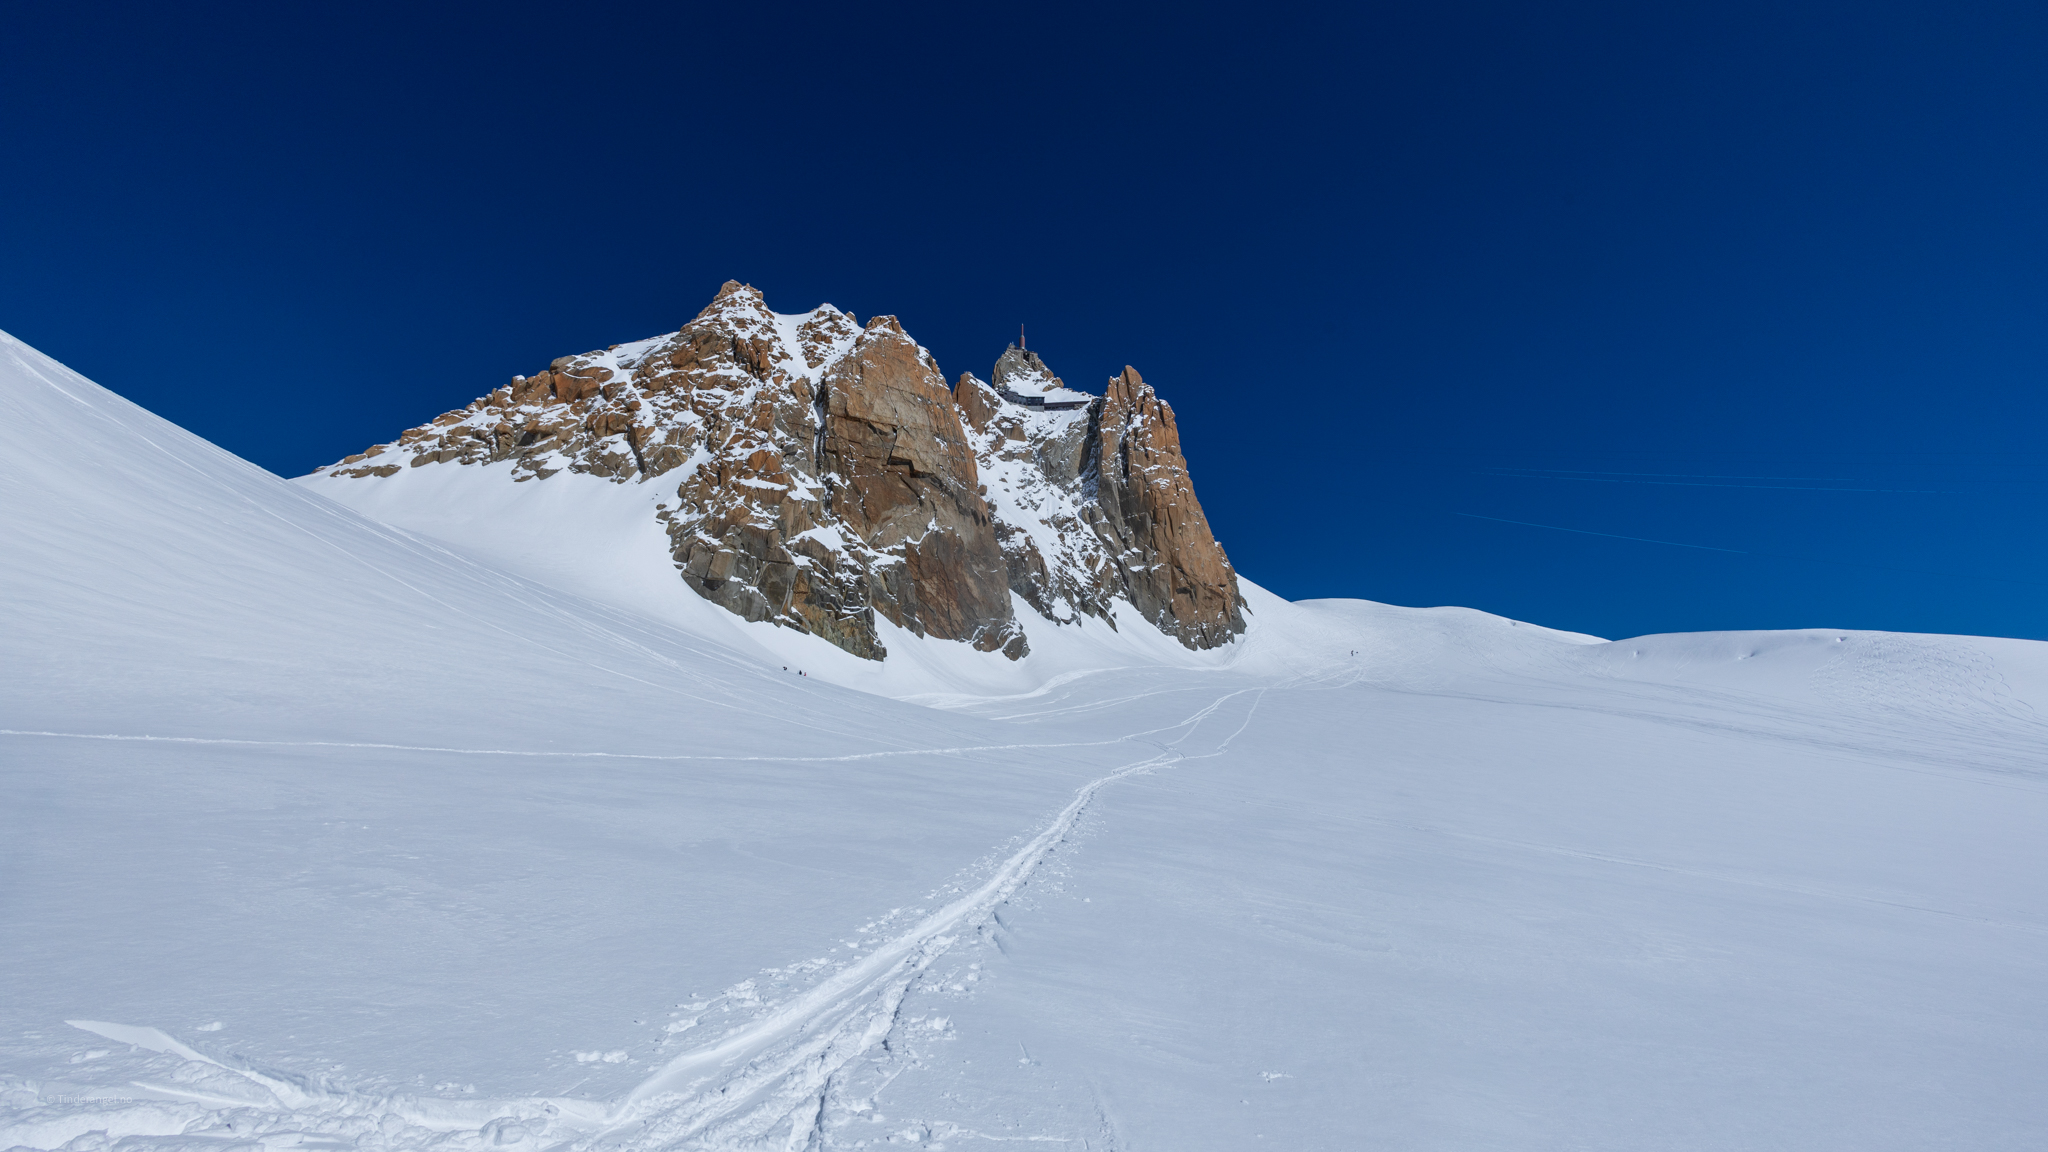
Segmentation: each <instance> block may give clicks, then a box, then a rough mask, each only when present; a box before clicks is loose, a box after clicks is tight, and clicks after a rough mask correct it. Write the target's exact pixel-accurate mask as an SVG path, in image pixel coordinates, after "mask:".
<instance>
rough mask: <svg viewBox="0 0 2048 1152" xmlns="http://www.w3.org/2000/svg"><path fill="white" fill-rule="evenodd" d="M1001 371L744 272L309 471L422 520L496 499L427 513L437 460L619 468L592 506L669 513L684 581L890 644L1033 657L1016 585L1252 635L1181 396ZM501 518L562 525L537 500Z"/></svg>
mask: <svg viewBox="0 0 2048 1152" xmlns="http://www.w3.org/2000/svg"><path fill="white" fill-rule="evenodd" d="M995 376H996V377H997V383H998V386H999V387H1001V388H1003V389H1004V391H1003V392H1002V393H1000V394H999V393H998V392H997V391H995V390H992V389H991V388H990V387H989V386H988V385H987V384H985V383H982V382H981V381H979V380H977V379H975V378H974V377H972V376H971V375H963V376H962V377H961V378H960V383H959V387H958V389H957V390H956V391H949V390H948V389H947V387H946V383H945V379H944V377H943V376H941V375H940V373H939V367H938V363H937V361H935V360H934V359H933V358H932V355H931V353H930V352H929V351H927V350H926V349H925V348H923V347H922V346H921V345H919V344H917V343H916V342H915V341H914V340H912V339H911V338H910V337H909V336H908V335H907V334H906V333H905V332H904V331H903V327H902V325H900V324H899V323H897V321H896V318H895V317H893V316H876V317H873V318H872V319H870V320H869V321H868V322H867V324H866V325H865V326H861V325H858V324H856V323H855V321H854V318H853V317H851V316H849V315H847V314H845V313H843V312H840V311H839V310H838V309H836V308H833V307H832V306H831V305H829V304H821V305H819V306H818V307H816V308H814V309H812V310H811V311H809V312H805V313H799V314H794V315H784V314H778V313H775V312H772V311H770V310H769V308H768V306H767V303H766V302H765V301H764V300H763V299H762V297H761V294H760V293H759V292H757V291H755V290H754V289H753V288H751V287H749V286H746V285H742V284H739V283H735V282H728V283H726V285H725V286H724V287H723V288H721V289H720V290H719V292H718V295H717V297H716V298H715V299H714V300H712V302H711V303H710V305H708V306H707V307H706V308H705V309H704V311H703V312H702V313H700V314H699V315H698V316H697V318H696V319H694V320H692V321H691V322H689V323H688V324H685V325H683V327H682V328H681V329H680V330H678V331H676V332H674V333H670V334H668V335H665V336H657V337H652V338H649V339H646V340H638V341H634V342H632V343H629V344H620V345H615V346H613V347H611V348H608V349H605V350H603V351H599V352H588V353H585V354H583V355H580V356H564V357H562V358H560V359H558V360H556V361H555V362H554V363H553V364H552V365H551V366H550V367H549V368H548V369H547V370H545V371H542V372H540V373H537V374H535V375H533V376H520V377H515V378H514V379H513V380H512V382H511V383H510V384H508V385H507V386H506V387H504V388H501V389H498V390H497V391H494V392H492V393H490V394H489V395H487V396H483V397H480V398H478V399H477V400H476V401H474V402H473V403H471V404H470V405H469V406H468V407H467V408H464V409H461V410H459V411H455V412H449V413H445V414H443V415H441V416H439V417H437V418H435V419H434V420H433V421H432V422H431V423H427V424H422V425H420V426H419V427H416V428H412V429H410V430H408V431H406V432H405V433H403V434H402V435H401V436H399V438H398V439H397V440H396V441H393V442H392V443H389V444H379V445H375V446H373V447H371V448H370V449H369V450H368V451H367V452H364V453H362V454H361V455H357V456H351V457H349V458H347V459H346V460H343V461H342V462H341V463H340V464H338V465H335V466H333V467H330V468H325V469H321V470H320V471H319V472H317V473H315V474H314V475H313V476H312V477H309V478H308V481H309V482H310V483H313V484H315V485H316V486H317V487H318V488H319V490H321V491H322V492H324V493H326V494H327V495H329V496H332V497H333V498H335V499H337V500H340V501H342V502H344V503H348V504H352V505H354V506H356V507H359V508H366V509H367V508H375V509H376V510H377V513H376V514H377V515H379V516H380V517H382V518H383V519H386V520H388V521H390V522H393V523H398V524H408V523H414V522H416V517H418V516H427V517H439V516H443V515H445V512H444V511H443V509H442V504H443V503H444V502H445V501H447V500H449V499H451V498H452V499H456V500H458V501H459V506H460V507H462V508H466V509H481V508H486V507H492V506H495V505H496V504H497V501H495V500H492V499H491V498H490V497H489V496H481V495H476V494H470V495H466V496H463V497H451V496H450V495H448V494H447V493H445V492H438V493H437V494H436V495H435V497H434V499H433V500H432V501H431V502H430V504H429V505H427V506H420V507H417V508H416V509H415V511H414V512H413V514H412V515H408V514H407V512H406V510H405V504H406V503H407V502H406V501H405V498H404V494H403V493H400V492H392V491H386V489H392V488H399V487H403V488H404V489H405V490H406V492H410V491H411V490H412V486H411V485H410V484H409V483H408V481H409V480H410V477H407V476H405V475H404V474H405V473H407V472H410V471H411V470H412V469H414V468H420V467H423V466H429V465H434V466H438V467H439V468H440V469H441V470H443V471H445V470H447V469H449V468H459V467H464V466H474V467H475V468H476V469H477V471H478V473H479V476H478V477H476V478H475V479H473V480H471V479H469V478H465V479H464V481H462V482H458V483H462V484H463V485H464V487H465V488H466V489H467V490H468V491H469V492H470V493H475V491H476V489H479V488H483V489H489V488H500V487H502V486H504V485H509V484H515V483H522V482H527V481H547V480H549V479H550V478H552V477H555V476H558V475H561V474H562V473H564V472H567V473H569V474H571V475H580V476H590V477H598V478H602V479H605V480H609V481H611V482H612V486H613V487H614V488H615V489H616V491H611V492H606V493H603V494H602V495H599V494H598V493H597V492H596V491H594V490H593V491H590V492H589V493H588V495H587V496H586V498H585V499H584V500H583V501H579V506H580V505H588V504H596V503H599V502H603V503H605V504H606V505H607V506H609V507H614V508H617V507H625V506H628V505H630V506H631V507H633V508H634V509H635V514H636V515H640V516H645V517H647V518H649V519H651V520H654V521H658V522H660V524H662V525H663V526H664V528H665V534H666V537H667V541H666V547H665V548H664V552H665V554H666V556H667V558H668V560H669V561H670V562H672V563H673V565H674V567H675V569H676V570H677V572H678V574H679V575H680V579H679V580H677V581H676V582H675V590H676V592H677V593H680V591H681V589H682V588H683V587H685V586H687V587H688V588H689V589H691V590H693V591H695V592H696V593H697V594H698V595H701V596H703V597H704V598H705V599H707V600H710V601H712V602H713V603H716V604H718V605H720V606H722V607H724V608H725V609H727V610H728V611H730V612H732V613H733V614H735V615H737V616H739V617H741V618H743V619H746V620H749V621H769V622H772V623H774V624H777V625H782V626H786V627H789V628H792V629H795V630H797V631H800V632H806V633H810V634H812V635H815V636H818V637H821V638H823V639H825V640H827V641H829V642H830V643H832V644H834V645H836V646H838V647H839V648H841V649H843V650H845V651H846V652H849V653H852V654H854V655H856V656H861V657H865V658H868V659H874V660H881V659H884V658H885V657H886V656H887V654H888V649H887V646H886V645H885V644H884V643H883V642H882V639H881V637H880V635H879V634H878V632H877V627H876V621H877V618H878V617H879V618H881V619H886V620H887V621H888V622H889V623H890V624H892V625H894V626H896V627H899V628H903V629H906V630H908V631H909V632H910V633H912V634H913V635H916V636H920V637H923V636H931V637H936V638H939V639H947V640H960V641H965V642H967V643H968V644H970V645H971V646H972V647H973V648H975V649H976V650H978V651H983V652H994V651H1000V652H1002V653H1003V654H1004V655H1005V656H1007V657H1009V658H1010V659H1012V660H1015V659H1018V658H1020V657H1022V656H1023V655H1024V654H1025V653H1026V652H1027V651H1029V640H1028V639H1027V635H1026V627H1025V626H1024V624H1023V622H1022V621H1021V620H1020V619H1019V617H1018V615H1017V613H1016V611H1015V610H1014V608H1013V605H1012V602H1011V592H1012V591H1014V592H1016V593H1017V594H1018V595H1019V596H1021V597H1023V599H1024V602H1025V603H1026V604H1027V605H1028V606H1029V608H1030V609H1031V610H1032V611H1033V613H1034V614H1035V616H1036V618H1037V619H1040V620H1043V621H1045V622H1046V628H1047V629H1050V628H1052V627H1056V626H1062V625H1064V626H1069V627H1079V626H1080V625H1081V624H1082V622H1083V620H1084V618H1093V619H1096V620H1098V621H1101V622H1102V623H1103V624H1106V625H1107V626H1109V627H1111V628H1115V627H1117V621H1118V619H1119V616H1120V615H1121V618H1122V619H1123V620H1124V621H1125V622H1127V623H1139V624H1140V625H1141V626H1142V625H1143V624H1145V623H1149V624H1150V625H1151V626H1153V627H1156V628H1158V629H1160V630H1161V631H1163V632H1165V633H1166V634H1167V635H1170V636H1173V637H1175V638H1176V639H1178V640H1180V641H1181V642H1182V643H1183V644H1185V645H1187V646H1188V647H1189V648H1193V649H1205V648H1213V647H1215V646H1217V645H1219V644H1223V643H1227V642H1228V641H1229V640H1230V639H1231V638H1232V637H1234V636H1237V635H1239V634H1240V633H1242V632H1243V631H1244V616H1243V612H1242V606H1243V599H1242V596H1241V595H1240V593H1239V591H1238V588H1237V580H1236V576H1235V573H1234V572H1232V570H1231V568H1230V562H1229V560H1228V559H1227V558H1226V557H1225V556H1224V554H1223V549H1222V547H1221V546H1220V545H1218V544H1217V543H1216V538H1215V536H1214V535H1213V534H1212V533H1211V531H1210V529H1209V522H1208V519H1207V518H1206V517H1205V516H1203V514H1202V506H1201V504H1200V502H1199V501H1197V500H1196V498H1195V491H1194V484H1193V482H1192V480H1191V479H1190V478H1189V476H1188V470H1187V464H1186V461H1185V460H1184V458H1183V457H1182V455H1181V450H1180V437H1179V434H1178V432H1177V431H1176V429H1175V426H1174V419H1173V410H1172V409H1171V408H1170V407H1169V406H1168V405H1167V404H1166V403H1165V401H1163V400H1161V399H1159V397H1158V396H1157V394H1156V393H1155V392H1154V391H1153V390H1152V388H1151V387H1150V386H1148V385H1147V384H1145V382H1144V381H1143V380H1142V379H1141V378H1140V377H1139V375H1138V373H1137V372H1136V371H1135V370H1134V369H1129V368H1126V369H1125V370H1124V372H1123V374H1122V375H1121V376H1119V377H1117V378H1115V379H1113V380H1112V381H1110V385H1109V388H1108V391H1107V395H1105V396H1100V397H1098V396H1091V395H1088V394H1085V393H1081V392H1075V391H1072V390H1068V389H1066V388H1065V387H1064V385H1063V384H1061V382H1060V381H1059V380H1058V379H1057V378H1055V377H1053V376H1052V374H1051V373H1050V372H1049V371H1048V370H1046V368H1045V366H1044V364H1043V363H1042V362H1040V361H1039V359H1038V357H1037V356H1035V355H1033V354H1031V353H1029V352H1027V351H1023V350H1020V349H1018V348H1016V347H1015V346H1012V347H1011V349H1010V350H1009V351H1008V352H1006V353H1005V354H1004V356H1003V358H1002V359H1001V360H1000V361H998V363H997V365H996V370H995ZM413 503H414V504H415V505H420V504H421V502H418V501H415V502H413ZM577 514H578V515H580V514H581V512H580V511H579V513H577ZM497 528H498V529H499V530H500V531H502V532H506V533H517V532H521V531H529V532H543V533H545V532H547V531H548V526H546V525H543V524H541V523H538V522H536V521H535V520H534V518H533V514H532V513H531V512H530V511H528V510H524V509H522V511H521V512H519V513H518V514H516V517H515V519H513V520H511V521H508V522H506V523H503V524H500V525H497ZM1119 608H1121V609H1122V612H1121V613H1119Z"/></svg>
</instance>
